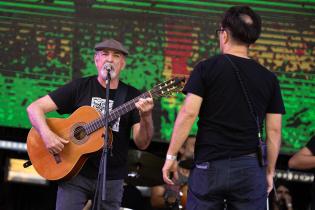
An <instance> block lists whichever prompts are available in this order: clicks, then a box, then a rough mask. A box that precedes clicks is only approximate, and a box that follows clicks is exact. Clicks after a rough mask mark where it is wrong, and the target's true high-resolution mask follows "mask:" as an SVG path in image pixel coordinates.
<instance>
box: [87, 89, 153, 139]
mask: <svg viewBox="0 0 315 210" xmlns="http://www.w3.org/2000/svg"><path fill="white" fill-rule="evenodd" d="M147 97H150V92H145V93H143V94H141V95H139V96H138V97H136V98H134V99H132V100H130V101H128V102H126V103H124V104H123V105H121V106H119V107H117V108H115V109H113V110H112V111H111V112H110V113H109V118H108V122H109V123H110V122H112V121H113V120H115V119H117V118H119V117H120V116H122V115H124V114H126V113H128V112H130V111H131V110H133V109H134V108H136V105H135V103H136V102H137V101H138V100H139V99H140V98H147ZM104 126H105V115H104V116H102V117H100V118H98V119H96V120H93V121H92V122H90V123H88V124H86V125H85V126H84V129H85V131H86V134H91V133H93V132H94V131H96V130H98V129H99V128H101V127H104Z"/></svg>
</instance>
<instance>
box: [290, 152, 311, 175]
mask: <svg viewBox="0 0 315 210" xmlns="http://www.w3.org/2000/svg"><path fill="white" fill-rule="evenodd" d="M289 168H295V169H302V170H304V169H312V168H315V156H314V155H313V153H312V152H311V150H309V149H308V148H307V147H303V148H302V149H301V150H300V151H298V152H297V153H296V154H294V155H293V156H292V157H291V158H290V160H289Z"/></svg>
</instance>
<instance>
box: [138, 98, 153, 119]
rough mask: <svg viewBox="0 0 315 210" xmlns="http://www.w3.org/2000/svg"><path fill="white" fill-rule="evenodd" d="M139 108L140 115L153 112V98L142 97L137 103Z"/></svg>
mask: <svg viewBox="0 0 315 210" xmlns="http://www.w3.org/2000/svg"><path fill="white" fill-rule="evenodd" d="M135 105H136V107H137V109H138V110H139V113H140V116H146V115H148V114H150V113H151V111H152V109H153V106H154V104H153V99H152V98H150V97H148V98H140V99H139V101H137V102H136V103H135Z"/></svg>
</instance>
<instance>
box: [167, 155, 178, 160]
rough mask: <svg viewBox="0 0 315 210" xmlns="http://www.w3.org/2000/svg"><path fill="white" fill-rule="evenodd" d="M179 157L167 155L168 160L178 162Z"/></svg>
mask: <svg viewBox="0 0 315 210" xmlns="http://www.w3.org/2000/svg"><path fill="white" fill-rule="evenodd" d="M176 159H177V156H176V155H166V160H176Z"/></svg>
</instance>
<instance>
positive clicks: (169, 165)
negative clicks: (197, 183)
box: [162, 160, 178, 185]
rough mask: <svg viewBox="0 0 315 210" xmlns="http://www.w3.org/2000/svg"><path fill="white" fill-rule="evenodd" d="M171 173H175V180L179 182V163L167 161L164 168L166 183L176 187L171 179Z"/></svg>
mask: <svg viewBox="0 0 315 210" xmlns="http://www.w3.org/2000/svg"><path fill="white" fill-rule="evenodd" d="M171 172H173V178H174V179H175V180H178V172H177V161H176V160H165V163H164V166H163V168H162V173H163V179H164V182H165V183H166V184H170V185H174V182H173V180H172V179H171V177H170V175H171Z"/></svg>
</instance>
